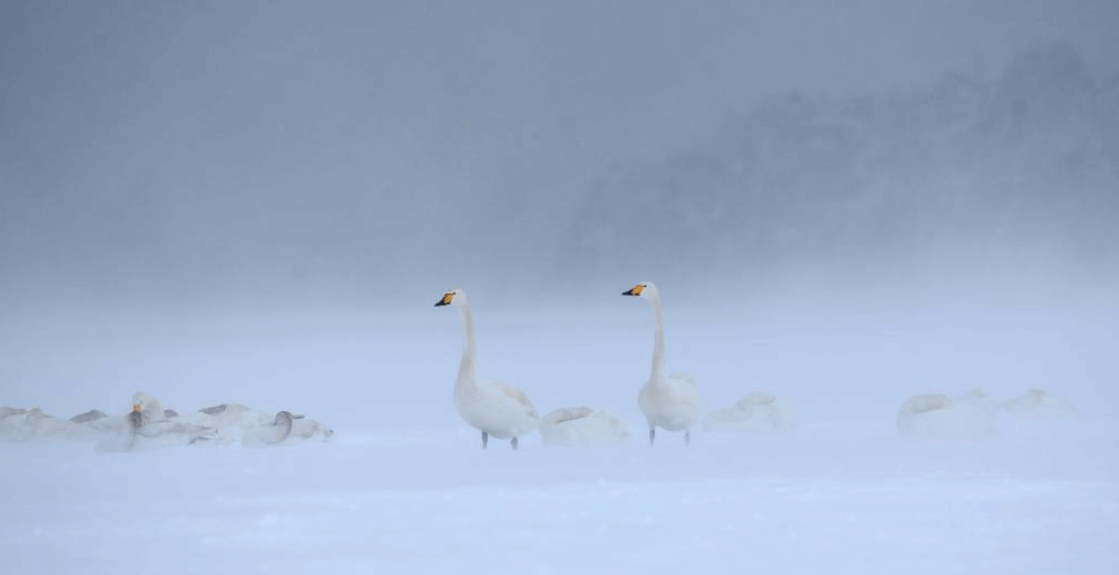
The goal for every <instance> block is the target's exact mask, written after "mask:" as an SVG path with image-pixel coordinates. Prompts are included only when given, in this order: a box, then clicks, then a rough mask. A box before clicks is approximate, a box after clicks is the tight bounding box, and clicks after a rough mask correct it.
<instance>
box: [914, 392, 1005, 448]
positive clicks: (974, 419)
mask: <svg viewBox="0 0 1119 575" xmlns="http://www.w3.org/2000/svg"><path fill="white" fill-rule="evenodd" d="M897 427H898V434H899V435H901V436H902V437H908V438H914V439H981V438H984V437H987V436H989V435H991V434H992V433H994V429H993V418H992V417H991V414H990V413H987V412H986V411H984V410H983V409H982V408H981V407H978V406H976V405H974V404H973V403H971V402H970V401H953V400H952V398H950V397H948V396H947V395H943V394H939V393H930V394H923V395H914V396H913V397H910V398H909V399H908V400H906V401H905V403H904V404H902V406H901V408H900V409H899V410H898V415H897Z"/></svg>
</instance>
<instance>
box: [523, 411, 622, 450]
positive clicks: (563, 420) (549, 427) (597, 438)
mask: <svg viewBox="0 0 1119 575" xmlns="http://www.w3.org/2000/svg"><path fill="white" fill-rule="evenodd" d="M540 439H541V440H543V441H544V444H545V445H553V446H559V447H602V446H609V445H618V444H621V443H625V442H626V441H628V440H629V426H628V425H627V424H626V422H625V420H623V419H621V418H620V417H618V416H616V415H614V414H612V413H610V412H607V411H603V410H600V409H591V408H589V407H561V408H559V409H556V410H553V411H552V412H550V413H549V414H548V415H545V416H544V420H543V421H542V422H541V423H540Z"/></svg>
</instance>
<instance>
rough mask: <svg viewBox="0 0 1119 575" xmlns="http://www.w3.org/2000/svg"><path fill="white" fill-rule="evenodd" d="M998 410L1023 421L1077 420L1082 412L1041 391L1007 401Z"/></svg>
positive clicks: (1033, 391) (1068, 403)
mask: <svg viewBox="0 0 1119 575" xmlns="http://www.w3.org/2000/svg"><path fill="white" fill-rule="evenodd" d="M998 409H999V410H1001V411H1003V412H1006V413H1007V414H1008V415H1011V416H1013V417H1019V418H1023V419H1034V420H1042V419H1075V418H1077V417H1079V416H1080V411H1079V410H1077V409H1076V407H1075V406H1073V404H1072V402H1070V401H1069V400H1067V399H1065V398H1063V397H1057V396H1054V395H1049V394H1048V393H1046V392H1045V391H1043V390H1040V389H1031V390H1029V391H1027V392H1026V393H1025V394H1024V395H1020V396H1018V397H1015V398H1014V399H1010V400H1007V401H1005V402H1003V403H1002V404H1000V405H999V406H998Z"/></svg>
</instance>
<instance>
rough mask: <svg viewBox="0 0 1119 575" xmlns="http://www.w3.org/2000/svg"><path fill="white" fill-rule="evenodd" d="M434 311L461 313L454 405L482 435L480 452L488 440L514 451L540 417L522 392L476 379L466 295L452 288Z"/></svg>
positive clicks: (472, 338) (472, 318)
mask: <svg viewBox="0 0 1119 575" xmlns="http://www.w3.org/2000/svg"><path fill="white" fill-rule="evenodd" d="M435 305H436V307H438V306H444V305H454V306H457V307H458V308H459V310H460V311H461V312H462V321H463V333H464V340H463V349H462V360H461V361H460V362H459V367H458V378H457V379H456V380H455V393H454V404H455V411H457V412H458V414H459V416H461V417H462V418H463V419H464V420H466V422H467V423H469V424H470V425H471V426H473V427H474V428H475V429H477V430H479V431H481V432H482V448H483V449H485V447H486V445H487V443H488V441H489V437H490V436H491V435H492V436H494V437H496V438H498V439H509V440H510V445H512V446H513V449H516V448H517V438H518V437H520V436H521V435H524V434H526V433H531V432H533V431H535V430H536V429H537V428H538V427H539V426H540V416H539V415H537V413H536V408H534V407H533V406H532V402H531V401H529V399H528V396H527V395H525V392H523V391H521V390H520V389H518V388H516V387H513V386H511V385H509V384H506V383H501V382H497V381H485V380H481V379H478V376H477V375H476V374H475V365H476V364H477V348H476V346H475V343H474V314H473V313H472V312H471V311H470V303H469V302H468V301H467V300H466V293H464V292H463V291H462V289H460V288H455V289H453V290H451V291H449V292H447V293H445V294H443V297H442V298H440V299H439V301H437V302H435Z"/></svg>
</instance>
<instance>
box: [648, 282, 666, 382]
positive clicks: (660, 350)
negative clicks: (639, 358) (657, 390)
mask: <svg viewBox="0 0 1119 575" xmlns="http://www.w3.org/2000/svg"><path fill="white" fill-rule="evenodd" d="M650 303H652V304H653V313H655V314H656V316H657V337H656V340H654V342H653V372H652V375H651V379H653V380H654V381H657V380H660V379H661V378H663V377H664V312H663V311H662V310H661V298H659V297H656V298H652V299H651V301H650Z"/></svg>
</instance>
